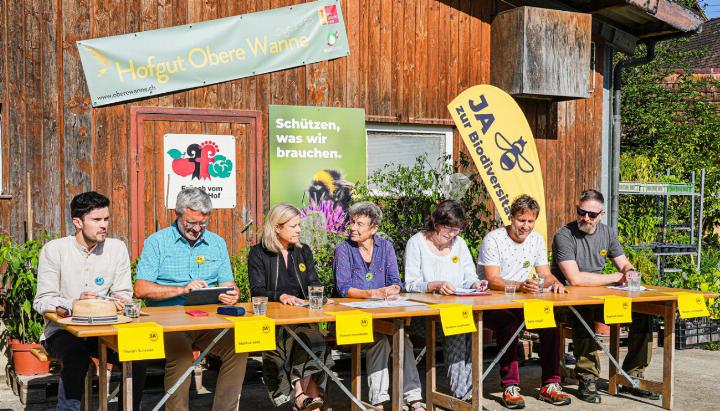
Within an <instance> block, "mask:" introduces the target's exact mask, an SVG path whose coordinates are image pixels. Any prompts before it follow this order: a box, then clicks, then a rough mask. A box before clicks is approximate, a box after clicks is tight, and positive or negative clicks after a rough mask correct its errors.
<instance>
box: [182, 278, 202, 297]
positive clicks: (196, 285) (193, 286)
mask: <svg viewBox="0 0 720 411" xmlns="http://www.w3.org/2000/svg"><path fill="white" fill-rule="evenodd" d="M207 286H208V285H207V283H206V282H205V281H204V280H192V281H190V282H189V283H188V284H187V285H186V286H185V287H183V291H184V292H185V294H190V291H192V290H197V289H200V288H207Z"/></svg>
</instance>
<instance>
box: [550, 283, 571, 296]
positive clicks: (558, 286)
mask: <svg viewBox="0 0 720 411" xmlns="http://www.w3.org/2000/svg"><path fill="white" fill-rule="evenodd" d="M548 291H550V292H551V293H555V294H565V293H567V290H566V289H565V286H564V285H562V283H561V282H559V281H558V282H555V283H552V284H550V287H548Z"/></svg>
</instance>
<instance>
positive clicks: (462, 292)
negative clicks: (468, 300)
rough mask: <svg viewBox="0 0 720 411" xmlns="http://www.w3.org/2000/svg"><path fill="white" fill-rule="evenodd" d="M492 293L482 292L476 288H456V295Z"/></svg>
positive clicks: (489, 293)
mask: <svg viewBox="0 0 720 411" xmlns="http://www.w3.org/2000/svg"><path fill="white" fill-rule="evenodd" d="M491 294H492V293H491V292H490V291H480V290H476V289H474V288H456V289H455V295H491Z"/></svg>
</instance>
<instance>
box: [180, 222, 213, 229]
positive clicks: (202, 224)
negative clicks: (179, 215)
mask: <svg viewBox="0 0 720 411" xmlns="http://www.w3.org/2000/svg"><path fill="white" fill-rule="evenodd" d="M180 222H182V225H183V226H184V227H185V228H187V229H188V230H189V229H191V228H195V226H198V227H200V228H203V229H204V228H206V227H207V226H208V224H209V222H208V221H202V222H201V221H182V220H181V221H180Z"/></svg>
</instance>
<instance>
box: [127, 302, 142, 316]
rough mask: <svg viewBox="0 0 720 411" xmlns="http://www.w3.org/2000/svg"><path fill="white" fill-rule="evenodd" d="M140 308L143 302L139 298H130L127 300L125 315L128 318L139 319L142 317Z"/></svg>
mask: <svg viewBox="0 0 720 411" xmlns="http://www.w3.org/2000/svg"><path fill="white" fill-rule="evenodd" d="M140 307H142V300H140V299H138V298H128V299H127V300H125V303H124V309H123V314H125V316H126V317H130V318H138V317H140Z"/></svg>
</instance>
